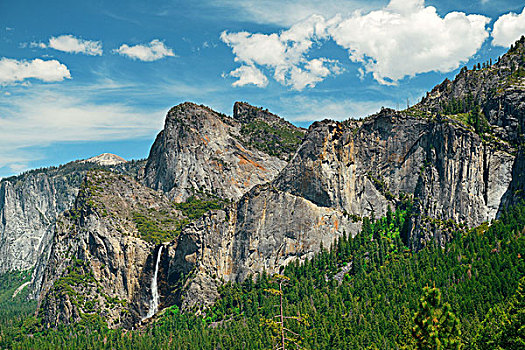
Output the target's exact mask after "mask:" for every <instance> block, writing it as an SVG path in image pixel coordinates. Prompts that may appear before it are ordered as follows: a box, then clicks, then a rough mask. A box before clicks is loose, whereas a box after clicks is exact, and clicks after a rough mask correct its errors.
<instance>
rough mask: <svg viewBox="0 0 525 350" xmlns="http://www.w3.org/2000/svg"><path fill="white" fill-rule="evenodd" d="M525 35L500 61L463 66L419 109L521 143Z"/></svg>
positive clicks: (524, 115) (524, 118)
mask: <svg viewBox="0 0 525 350" xmlns="http://www.w3.org/2000/svg"><path fill="white" fill-rule="evenodd" d="M524 91H525V37H522V38H521V39H520V40H518V41H517V42H516V43H515V44H514V45H512V47H511V49H510V50H509V51H508V52H507V53H505V54H504V55H503V56H502V57H500V58H499V59H498V60H497V61H495V62H492V60H491V61H489V62H485V63H483V64H479V63H478V64H477V65H475V66H474V67H473V68H472V69H468V68H467V67H463V68H462V69H461V71H460V72H459V73H458V75H457V76H456V77H455V79H454V80H453V81H450V80H448V79H445V81H443V82H442V83H441V84H439V85H437V86H436V87H434V89H432V91H430V92H429V93H427V95H426V96H425V97H424V98H423V99H422V101H421V102H420V103H418V104H417V105H416V106H414V108H415V109H419V110H422V111H428V112H431V113H439V114H442V115H446V116H450V117H452V118H454V119H456V120H459V121H460V122H462V123H465V124H470V125H471V126H473V127H474V128H475V131H476V132H478V133H480V134H482V133H490V134H492V135H493V136H495V137H497V138H499V139H502V140H505V141H509V142H511V143H513V144H520V143H521V141H520V138H522V137H523V135H522V134H520V133H519V130H520V128H521V130H525V97H524V93H523V92H524Z"/></svg>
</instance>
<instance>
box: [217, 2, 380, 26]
mask: <svg viewBox="0 0 525 350" xmlns="http://www.w3.org/2000/svg"><path fill="white" fill-rule="evenodd" d="M383 4H384V0H367V1H363V0H325V1H319V0H287V1H283V0H265V1H260V0H243V1H237V0H213V1H209V2H208V3H207V6H216V7H218V8H221V9H224V8H225V7H226V8H230V11H228V12H229V13H231V14H232V18H231V19H232V20H241V21H247V22H255V23H264V24H273V25H277V26H284V27H290V26H292V25H294V24H296V23H298V22H300V21H303V20H305V19H307V18H309V17H310V16H311V15H314V14H316V15H321V16H323V17H325V18H331V17H334V16H335V15H337V14H340V15H343V16H348V15H350V14H352V13H353V12H355V11H370V10H374V9H378V8H381V6H383Z"/></svg>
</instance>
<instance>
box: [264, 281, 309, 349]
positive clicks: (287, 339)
mask: <svg viewBox="0 0 525 350" xmlns="http://www.w3.org/2000/svg"><path fill="white" fill-rule="evenodd" d="M271 282H273V283H277V284H278V285H279V289H278V290H277V289H274V288H268V289H265V291H266V292H268V293H270V294H272V295H275V296H279V304H278V305H275V306H276V307H279V313H278V314H277V315H275V316H273V318H272V319H269V320H266V324H267V325H268V326H270V327H271V328H272V329H274V330H275V329H277V333H278V334H279V338H280V339H279V342H278V343H277V344H276V345H278V346H277V347H276V348H275V350H286V344H287V343H293V344H295V345H296V347H297V348H298V349H299V348H301V345H299V343H298V341H300V338H301V337H300V335H299V334H297V333H295V332H294V331H292V330H290V329H289V328H286V325H285V320H287V319H291V320H295V321H297V322H301V323H304V322H305V318H304V317H301V316H285V315H284V308H283V296H284V293H283V285H284V284H287V283H289V282H290V278H288V277H286V276H283V275H279V274H275V275H273V276H272V280H271ZM275 318H277V319H279V321H277V322H276V321H274V319H275Z"/></svg>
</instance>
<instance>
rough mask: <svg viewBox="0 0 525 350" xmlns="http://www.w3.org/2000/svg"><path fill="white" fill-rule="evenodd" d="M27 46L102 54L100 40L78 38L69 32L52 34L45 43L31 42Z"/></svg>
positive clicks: (94, 54)
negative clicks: (57, 34) (58, 34)
mask: <svg viewBox="0 0 525 350" xmlns="http://www.w3.org/2000/svg"><path fill="white" fill-rule="evenodd" d="M29 46H30V47H32V48H35V47H36V48H40V49H45V48H51V49H55V50H58V51H63V52H69V53H83V54H85V55H90V56H100V55H102V43H101V42H100V41H93V40H84V39H79V38H76V37H74V36H73V35H71V34H67V35H60V36H57V37H55V36H53V37H51V38H49V42H48V43H47V44H46V43H39V42H31V43H30V44H29Z"/></svg>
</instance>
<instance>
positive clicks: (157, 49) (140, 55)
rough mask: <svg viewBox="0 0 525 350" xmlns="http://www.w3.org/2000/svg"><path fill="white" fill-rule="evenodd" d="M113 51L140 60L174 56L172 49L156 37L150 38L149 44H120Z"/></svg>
mask: <svg viewBox="0 0 525 350" xmlns="http://www.w3.org/2000/svg"><path fill="white" fill-rule="evenodd" d="M114 52H116V53H118V54H120V55H122V56H127V57H129V58H132V59H134V60H140V61H147V62H151V61H156V60H160V59H161V58H164V57H168V56H171V57H175V54H174V53H173V50H172V49H170V48H169V47H166V46H165V45H164V43H163V42H162V41H160V40H158V39H154V40H152V41H151V42H150V43H149V44H145V45H134V46H129V45H127V44H122V45H121V46H120V47H119V48H118V49H116V50H114Z"/></svg>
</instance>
